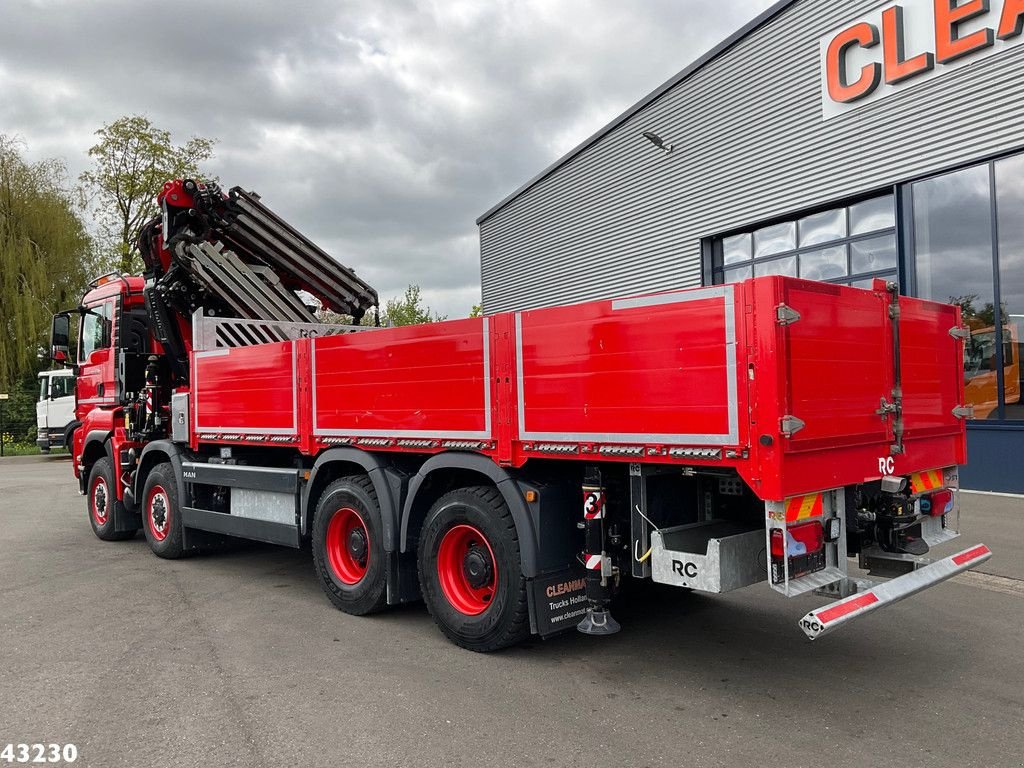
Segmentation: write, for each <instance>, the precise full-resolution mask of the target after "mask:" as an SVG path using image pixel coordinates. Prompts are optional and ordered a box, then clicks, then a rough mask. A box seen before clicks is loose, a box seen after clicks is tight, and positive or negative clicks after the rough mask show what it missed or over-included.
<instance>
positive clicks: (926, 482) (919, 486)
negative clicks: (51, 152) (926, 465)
mask: <svg viewBox="0 0 1024 768" xmlns="http://www.w3.org/2000/svg"><path fill="white" fill-rule="evenodd" d="M941 487H942V472H941V471H940V470H938V469H931V470H928V471H927V472H915V473H914V474H912V475H911V476H910V491H911V492H912V493H921V492H922V491H931V490H934V489H936V488H941Z"/></svg>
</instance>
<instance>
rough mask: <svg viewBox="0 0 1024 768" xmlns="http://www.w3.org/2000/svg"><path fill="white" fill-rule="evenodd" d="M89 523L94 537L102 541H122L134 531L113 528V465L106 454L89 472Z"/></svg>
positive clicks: (115, 501)
mask: <svg viewBox="0 0 1024 768" xmlns="http://www.w3.org/2000/svg"><path fill="white" fill-rule="evenodd" d="M87 488H88V496H87V504H88V508H89V523H90V525H92V532H93V533H95V534H96V538H98V539H102V540H103V541H123V540H125V539H130V538H131V537H132V536H134V535H135V531H117V530H115V529H114V505H115V504H117V495H116V491H115V488H116V486H115V485H114V465H113V463H111V461H110V459H109V458H108V457H106V456H103V457H102V458H99V459H97V460H96V463H94V464H93V465H92V469H91V470H90V472H89V483H88V485H87Z"/></svg>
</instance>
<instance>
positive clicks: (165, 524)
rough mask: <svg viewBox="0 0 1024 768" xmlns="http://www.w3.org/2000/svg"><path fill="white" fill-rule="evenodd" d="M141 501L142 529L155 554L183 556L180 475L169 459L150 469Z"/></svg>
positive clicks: (167, 556)
mask: <svg viewBox="0 0 1024 768" xmlns="http://www.w3.org/2000/svg"><path fill="white" fill-rule="evenodd" d="M140 505H141V507H140V512H141V514H142V530H143V531H144V532H145V534H146V541H147V542H149V548H150V549H151V550H153V554H154V555H156V556H157V557H163V558H165V559H167V560H176V559H177V558H179V557H181V555H182V551H183V547H182V543H183V535H182V525H181V507H180V506H179V505H178V485H177V478H176V477H175V475H174V467H172V466H171V465H170V464H169V463H167V462H164V463H163V464H157V465H156V466H155V467H153V469H152V470H151V471H150V473H149V475H148V476H147V477H146V485H145V488H144V490H143V492H142V498H141V499H140Z"/></svg>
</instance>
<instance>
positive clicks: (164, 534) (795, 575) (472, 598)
mask: <svg viewBox="0 0 1024 768" xmlns="http://www.w3.org/2000/svg"><path fill="white" fill-rule="evenodd" d="M159 200H160V202H161V206H162V215H161V216H160V217H158V219H156V220H154V221H153V222H151V223H150V224H149V225H147V227H146V228H145V229H144V230H143V233H142V237H141V238H140V250H141V253H142V256H143V259H144V261H145V263H146V266H147V269H146V273H145V275H143V276H141V277H122V276H120V275H108V276H105V277H104V278H102V279H100V280H99V281H97V282H96V283H94V285H93V286H92V288H91V290H90V291H89V292H88V293H87V294H86V295H85V297H84V299H83V301H82V305H81V307H79V308H78V309H77V310H73V311H71V312H67V313H62V314H60V315H58V316H56V317H55V319H54V333H53V354H54V356H55V358H57V359H60V358H61V357H62V356H64V357H65V358H66V357H67V356H68V355H69V352H70V351H69V349H68V346H69V345H68V337H69V333H68V332H69V327H70V319H71V317H72V316H73V315H77V316H79V317H80V321H79V333H78V338H79V342H78V350H77V356H76V361H77V363H76V366H77V370H76V374H77V407H78V412H77V415H78V418H79V419H80V421H81V426H80V427H79V428H78V429H77V431H76V432H75V438H74V450H73V453H74V470H75V474H76V476H77V477H78V479H79V482H80V488H81V491H82V493H83V494H84V495H85V496H86V499H87V507H88V513H89V519H90V521H91V524H92V527H93V530H94V531H95V533H96V535H97V536H98V537H99V538H101V539H103V540H116V539H125V538H130V537H132V536H134V535H136V533H137V531H138V530H139V529H140V528H141V529H142V530H143V531H144V532H145V536H146V539H147V540H148V542H149V545H150V547H151V548H152V550H153V552H154V553H155V554H157V555H158V556H160V557H165V558H177V557H181V556H183V555H186V554H188V553H190V552H194V551H198V550H201V549H203V548H205V547H208V546H210V544H211V542H216V541H218V540H219V539H222V538H223V537H225V536H231V537H240V538H244V539H251V540H256V541H262V542H270V543H273V544H279V545H283V546H290V547H301V546H303V545H304V544H305V543H306V542H309V543H310V544H311V549H312V554H313V561H314V566H315V572H316V575H317V578H318V579H319V581H320V584H321V585H322V587H323V589H324V591H325V592H326V594H327V596H328V598H329V599H330V600H331V602H333V603H334V605H335V606H337V607H338V608H340V609H341V610H343V611H346V612H348V613H352V614H360V615H362V614H367V613H372V612H374V611H379V610H382V609H384V608H386V607H387V606H389V605H395V604H399V603H404V602H407V601H414V600H420V599H422V600H423V601H424V602H425V603H426V605H427V608H428V609H429V611H430V613H431V615H432V616H433V618H434V619H435V621H436V623H437V625H438V626H439V627H440V629H441V630H442V631H443V632H444V634H445V635H447V636H448V637H449V638H450V639H451V640H452V641H454V642H455V643H457V644H459V645H460V646H463V647H465V648H469V649H472V650H477V651H489V650H494V649H498V648H502V647H505V646H508V645H511V644H513V643H516V642H517V641H520V640H522V639H523V638H525V637H526V636H528V635H529V634H531V633H534V634H538V635H541V636H548V635H551V634H553V633H556V632H560V631H563V630H566V629H571V628H577V629H579V630H580V631H582V632H585V633H587V634H596V635H601V634H609V633H611V632H614V631H617V630H618V629H619V626H618V624H617V623H616V622H615V620H614V619H613V618H612V616H611V613H610V609H609V606H610V605H611V603H612V600H613V598H615V596H616V594H617V592H618V588H619V587H620V586H621V584H622V582H624V581H625V580H626V579H652V580H654V581H656V582H661V583H664V584H671V585H675V586H678V587H682V588H687V589H695V590H702V591H706V592H712V593H717V592H726V591H729V590H733V589H738V588H742V587H746V586H749V585H753V584H756V583H759V582H767V583H768V585H769V587H770V588H771V589H772V590H774V591H776V592H779V593H781V594H782V595H785V596H788V597H792V596H795V595H800V594H803V593H806V592H809V591H812V590H813V591H816V592H817V593H819V594H822V595H823V596H825V597H828V598H829V599H830V600H832V601H833V602H829V603H827V604H826V605H825V607H823V608H820V609H817V610H814V611H811V612H810V613H808V614H807V615H805V616H804V617H803V618H802V619H800V621H799V624H800V627H801V628H802V629H803V630H804V632H805V633H806V635H807V636H808V637H810V638H811V639H814V638H817V637H820V636H822V635H824V634H826V633H828V632H830V631H832V630H834V629H836V628H837V627H840V626H842V625H844V624H846V623H848V622H849V621H850V620H852V619H854V618H856V617H858V616H861V615H864V614H865V613H868V612H871V611H873V610H876V609H878V608H881V607H883V606H885V605H888V604H889V603H892V602H894V601H896V600H899V599H902V598H903V597H906V596H908V595H910V594H913V593H914V592H917V591H920V590H921V589H924V588H926V587H929V586H932V585H934V584H936V583H937V582H939V581H942V580H944V579H946V578H949V577H950V576H953V575H955V574H956V573H959V572H961V571H964V570H966V569H969V568H973V567H975V566H977V565H979V564H981V563H982V562H984V561H985V560H987V559H988V558H989V557H990V556H991V552H990V551H989V549H988V548H987V547H986V546H984V545H978V546H974V547H971V548H969V549H966V550H964V551H962V552H959V553H957V554H955V555H952V556H947V557H943V558H940V559H937V560H934V561H931V560H929V559H928V557H927V556H926V555H927V553H928V551H929V549H930V548H931V547H933V546H936V545H938V544H942V543H944V542H946V541H949V540H950V539H953V538H955V537H956V536H957V532H956V527H957V521H958V517H959V494H958V487H957V465H959V464H962V463H963V462H964V461H965V458H966V456H965V429H964V419H965V418H967V417H968V416H969V415H970V410H969V408H967V407H965V405H964V403H965V400H964V385H963V379H962V371H963V355H964V340H965V338H966V337H967V331H966V329H965V328H963V327H962V324H961V318H960V310H959V309H958V308H957V307H955V306H951V305H945V304H939V303H935V302H930V301H924V300H920V299H915V298H910V297H906V296H900V295H899V293H898V291H897V290H896V286H894V285H892V284H886V283H884V282H882V281H876V283H875V285H874V286H873V288H872V289H871V290H861V289H854V288H848V287H844V286H838V285H828V284H822V283H816V282H811V281H806V280H799V279H794V278H788V277H764V278H757V279H753V280H748V281H745V282H743V283H738V284H735V285H720V286H712V287H704V288H694V289H688V290H677V291H667V292H664V293H657V294H651V295H642V296H629V297H623V298H619V299H613V300H601V301H591V302H587V303H582V304H574V305H571V306H560V307H552V308H546V309H536V310H529V311H522V312H513V313H502V314H494V315H489V316H486V317H482V318H469V319H463V320H452V321H447V322H439V323H430V324H425V325H418V326H409V327H400V328H381V327H376V326H373V325H370V326H367V325H359V324H357V323H358V320H359V319H360V318H361V317H363V316H364V315H365V314H366V313H368V312H370V311H371V310H373V309H374V308H375V306H376V303H377V296H376V293H375V292H374V291H373V289H372V288H370V287H369V286H368V285H367V284H366V283H364V282H363V281H362V280H360V279H359V278H358V277H357V276H356V275H355V274H354V273H353V272H351V271H350V270H347V269H345V268H344V267H341V266H340V265H338V264H337V263H336V262H334V260H333V259H331V258H330V257H329V256H327V254H325V253H323V251H321V250H320V249H319V248H317V247H316V246H315V245H314V244H312V243H311V242H310V241H309V240H308V239H306V238H304V237H303V236H302V235H301V234H299V233H298V232H296V231H295V230H294V229H292V228H291V227H290V226H289V225H287V224H286V223H285V222H284V221H282V220H281V219H280V218H279V217H277V216H275V215H274V214H273V213H272V212H271V211H270V210H269V209H267V208H266V207H265V206H264V205H263V203H262V202H261V201H260V199H259V197H258V196H256V195H254V194H252V193H248V192H244V191H243V190H240V189H238V188H235V189H232V190H231V191H230V193H228V194H225V193H223V192H221V191H220V190H219V189H218V188H217V187H216V186H213V185H202V184H198V183H196V182H193V181H189V180H184V181H182V180H179V181H175V182H170V183H168V184H167V185H165V188H164V190H163V192H162V193H161V195H160V198H159ZM310 294H311V295H313V296H315V297H316V298H317V299H318V300H319V302H320V304H321V305H322V306H325V307H327V308H329V309H333V310H335V311H337V312H340V313H343V314H346V315H351V316H353V317H354V318H355V320H356V323H353V324H352V325H333V324H324V323H318V322H316V316H315V315H314V314H313V312H312V310H311V308H310V307H309V306H307V304H306V302H307V301H309V298H308V295H310ZM854 557H856V558H859V563H860V565H861V566H862V567H865V568H868V569H870V570H871V571H872V574H874V573H880V574H882V575H885V576H895V578H892V579H891V580H887V581H882V582H878V583H873V582H869V581H866V580H865V579H858V578H854V577H852V576H851V575H850V574H849V573H848V567H847V566H848V562H849V560H850V558H854Z"/></svg>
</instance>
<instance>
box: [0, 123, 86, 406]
mask: <svg viewBox="0 0 1024 768" xmlns="http://www.w3.org/2000/svg"><path fill="white" fill-rule="evenodd" d="M20 149H21V147H20V145H19V144H18V143H17V142H15V141H13V140H11V139H10V138H7V137H4V136H0V386H4V387H10V386H13V385H14V384H15V383H16V382H18V381H22V380H25V379H29V380H31V379H32V378H33V377H34V376H35V374H36V372H37V371H38V370H39V368H40V366H41V365H42V363H43V362H45V358H44V357H43V356H42V355H41V352H42V350H43V348H44V346H45V345H46V343H47V338H48V335H49V329H50V318H51V316H52V315H53V313H54V312H56V311H59V310H61V309H66V308H68V307H70V306H74V305H77V303H78V301H79V299H80V298H81V292H82V289H83V288H84V287H85V265H86V263H87V262H88V260H89V257H90V245H91V244H90V239H89V236H88V234H87V232H86V229H85V226H84V225H83V223H82V220H81V218H80V217H79V215H78V212H77V209H76V204H75V198H74V195H73V194H72V192H71V191H70V190H69V188H68V185H67V175H66V172H65V169H64V166H63V164H62V163H61V162H60V161H59V160H43V161H40V162H37V163H29V162H27V161H26V160H25V159H24V158H23V157H22V153H21V151H20Z"/></svg>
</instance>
